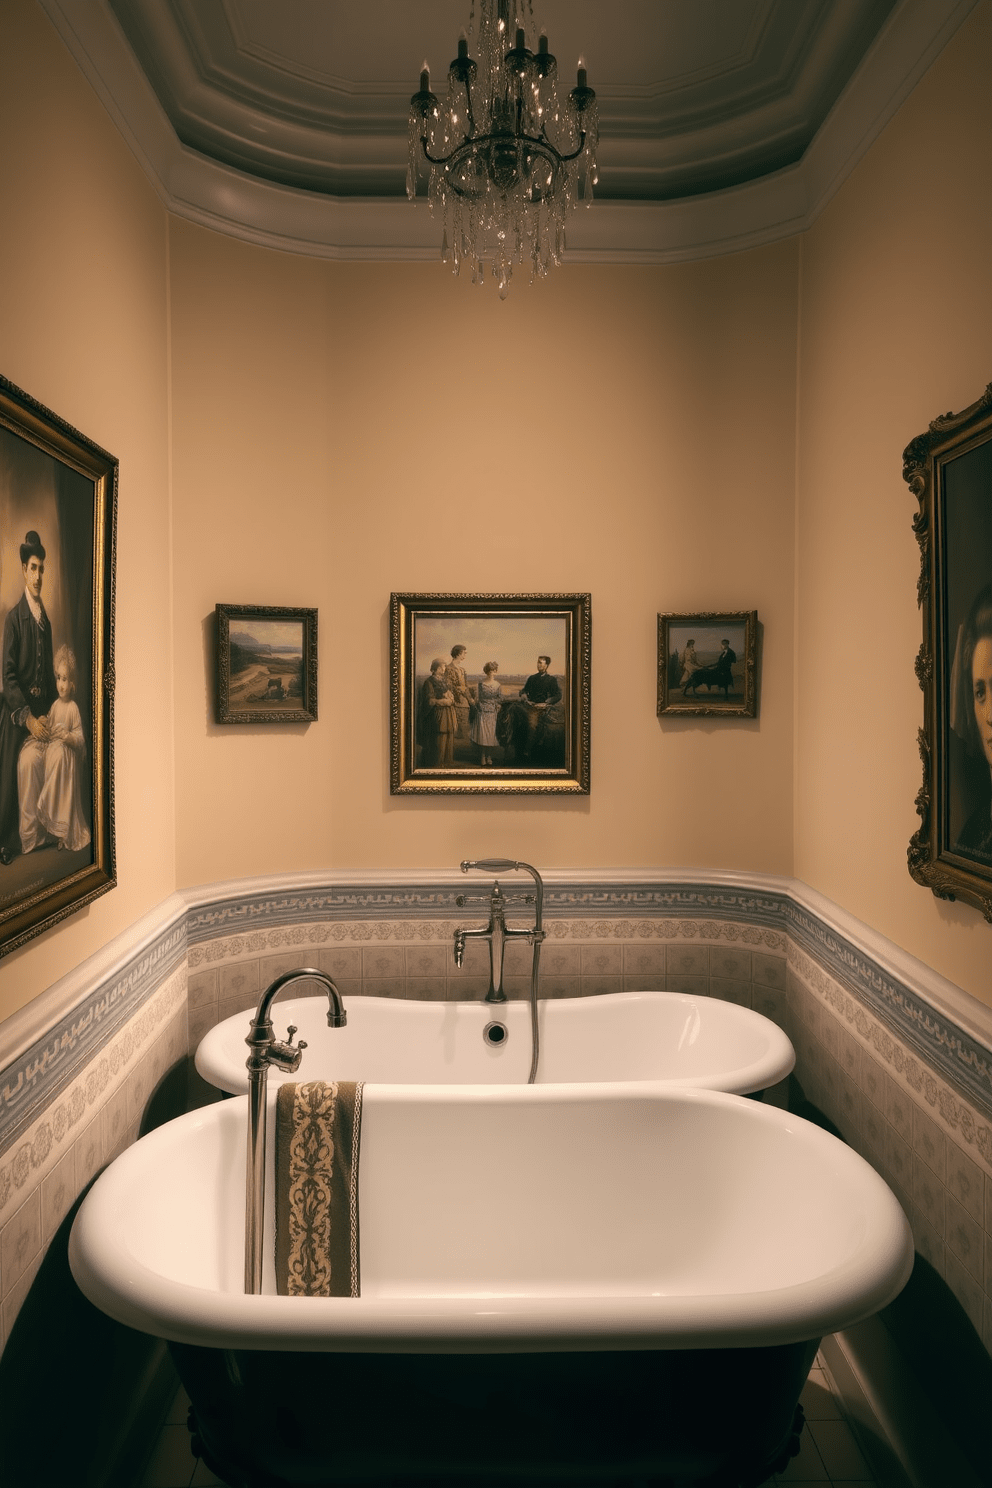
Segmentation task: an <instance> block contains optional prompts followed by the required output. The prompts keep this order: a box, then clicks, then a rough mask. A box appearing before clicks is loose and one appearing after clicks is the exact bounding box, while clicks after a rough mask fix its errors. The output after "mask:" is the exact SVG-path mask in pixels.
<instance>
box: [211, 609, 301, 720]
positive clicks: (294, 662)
mask: <svg viewBox="0 0 992 1488" xmlns="http://www.w3.org/2000/svg"><path fill="white" fill-rule="evenodd" d="M216 615H217V722H218V723H314V722H316V718H317V611H316V610H302V609H285V608H281V607H280V606H277V605H232V604H219V605H218V606H217V609H216Z"/></svg>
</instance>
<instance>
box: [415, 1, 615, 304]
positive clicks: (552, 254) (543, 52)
mask: <svg viewBox="0 0 992 1488" xmlns="http://www.w3.org/2000/svg"><path fill="white" fill-rule="evenodd" d="M524 3H526V8H527V12H528V19H529V20H530V22H531V25H533V9H532V3H533V0H514V4H515V5H516V6H517V7H518V9H517V11H516V13H515V14H514V16H513V45H512V46H511V45H510V35H511V33H510V24H511V9H510V0H478V4H479V32H478V52H479V55H478V59H476V58H473V57H470V56H469V54H468V38H467V36H466V35H465V33H464V32H463V33H462V36H461V39H460V40H459V43H458V56H457V57H456V58H455V60H454V61H453V62H452V64H451V66H450V67H449V69H448V95H447V98H446V99H445V100H444V101H443V102H441V101H440V100H439V99H438V98H437V97H436V96H435V94H433V93H432V92H431V79H430V73H429V71H428V69H427V64H426V62H425V63H424V68H423V71H422V72H421V74H420V91H419V92H417V93H415V94H414V95H413V97H412V98H411V99H410V161H409V166H408V168H407V176H406V193H407V196H408V197H409V198H410V200H411V201H413V200H414V199H415V197H416V193H417V178H418V174H419V170H420V164H421V161H422V160H423V161H424V162H426V164H427V167H428V170H429V184H428V200H429V202H430V207H431V211H432V212H437V213H438V214H439V215H441V216H443V218H444V237H443V239H442V243H441V258H442V261H443V262H444V263H451V264H453V266H454V272H455V273H456V274H458V273H460V272H461V267H462V264H463V263H465V262H468V263H469V264H470V265H471V269H472V282H473V283H478V284H481V283H483V281H484V277H485V265H486V263H487V262H488V263H490V264H491V265H492V274H493V277H494V278H495V279H496V280H497V282H498V284H499V293H500V298H501V299H505V298H506V293H507V290H508V289H509V287H510V275H511V274H512V273H513V265H514V264H528V265H529V267H530V277H531V279H532V280H533V277H534V275H535V274H537V275H539V276H541V277H543V276H544V275H545V274H547V272H548V270H549V269H550V268H551V267H552V265H554V266H556V267H557V265H558V264H560V263H561V256H562V252H563V250H564V247H565V217H566V215H567V213H568V212H569V211H571V210H572V209H573V208H574V207H575V206H576V205H577V203H578V202H579V201H580V200H583V201H585V202H588V201H590V200H591V198H592V190H593V186H594V185H595V183H596V180H597V173H596V145H597V143H598V140H599V115H598V110H597V107H596V95H595V93H594V92H593V90H592V89H591V88H588V87H587V86H586V70H585V68H584V67H583V66H582V65H581V61H580V64H579V70H578V81H577V84H576V86H575V87H574V88H573V89H572V90H571V92H570V93H568V94H566V96H565V97H564V99H563V98H561V97H560V96H559V92H558V63H557V61H556V60H555V58H554V57H553V56H552V55H551V53H550V52H549V51H548V38H547V37H546V36H544V35H542V36H541V37H540V40H539V41H538V46H537V51H536V52H532V51H529V50H528V48H527V37H526V26H525V25H524V24H523V23H522V20H523V18H522V15H521V13H520V9H519V7H520V6H522V5H523V4H524ZM474 10H475V4H474V0H473V15H474ZM469 24H470V28H471V24H472V23H471V20H470V23H469Z"/></svg>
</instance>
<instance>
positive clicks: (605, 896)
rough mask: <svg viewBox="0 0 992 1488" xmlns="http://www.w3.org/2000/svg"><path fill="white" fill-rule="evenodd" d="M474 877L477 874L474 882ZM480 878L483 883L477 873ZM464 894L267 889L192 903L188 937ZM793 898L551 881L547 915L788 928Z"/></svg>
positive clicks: (445, 908)
mask: <svg viewBox="0 0 992 1488" xmlns="http://www.w3.org/2000/svg"><path fill="white" fill-rule="evenodd" d="M473 882H474V880H473ZM479 882H484V880H482V879H480V880H479ZM462 892H464V886H462V887H461V888H459V887H455V886H450V887H443V888H432V887H431V886H430V885H409V884H402V885H376V886H375V887H374V888H366V889H362V888H349V887H328V888H323V889H314V890H312V891H308V892H307V893H305V894H301V893H298V892H289V891H287V892H286V893H268V894H261V895H257V896H251V895H246V896H244V897H239V898H230V899H224V900H219V901H217V902H216V903H213V904H208V905H201V906H199V907H198V908H196V909H191V910H190V911H189V914H188V916H187V936H188V939H189V943H190V945H191V946H195V945H198V944H200V943H201V942H204V941H211V940H215V939H217V938H218V937H225V936H231V935H235V934H239V933H240V934H250V933H251V931H252V930H253V929H255V928H260V929H261V930H262V931H263V933H270V932H271V930H273V929H280V928H295V927H298V926H300V925H312V924H318V923H324V922H334V921H335V920H352V921H354V920H385V921H389V920H394V919H400V920H402V919H404V918H409V917H410V916H415V917H416V918H417V919H418V920H423V919H428V920H429V919H432V918H444V919H450V918H452V917H453V916H454V915H456V914H458V913H459V911H458V909H457V907H456V905H455V898H456V896H457V895H458V894H459V893H462ZM787 903H788V900H787V899H786V897H785V896H784V895H782V894H772V893H767V894H762V893H749V892H744V891H740V890H736V889H723V888H714V887H707V886H706V885H698V884H638V883H636V882H635V883H629V884H623V885H617V886H603V887H597V886H595V885H588V884H568V883H564V884H554V885H546V886H545V893H544V908H545V913H546V915H547V916H548V918H549V919H550V918H553V917H554V916H556V915H557V916H561V917H564V918H572V917H579V916H585V917H588V916H590V915H608V916H609V917H610V918H611V919H612V918H616V917H618V916H623V915H637V916H638V917H641V916H652V917H654V916H665V917H672V916H684V917H687V918H691V919H697V920H698V919H700V918H706V919H711V918H712V919H733V920H747V921H748V922H749V923H750V924H752V925H755V926H768V927H772V928H778V929H779V930H781V929H783V928H784V922H785V909H786V905H787Z"/></svg>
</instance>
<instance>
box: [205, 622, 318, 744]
mask: <svg viewBox="0 0 992 1488" xmlns="http://www.w3.org/2000/svg"><path fill="white" fill-rule="evenodd" d="M214 614H215V617H216V625H217V722H218V723H316V721H317V611H316V610H312V609H296V608H287V607H286V606H285V605H235V604H219V605H217V606H216V607H215V610H214ZM252 620H260V621H262V622H263V623H264V622H268V621H272V620H276V621H279V620H289V621H293V622H295V623H296V624H298V625H299V627H300V637H301V641H302V647H303V655H302V658H301V677H300V682H301V687H302V693H301V696H300V699H299V702H298V703H295V704H294V703H291V702H289V701H288V700H287V701H286V702H280V703H279V704H277V705H274V706H271V707H266V708H262V707H256V708H249V707H244V706H242V705H240V704H239V703H238V702H237V701H232V696H231V622H232V621H233V622H234V624H235V626H237V624H238V623H239V622H241V623H244V622H246V621H247V622H251V621H252Z"/></svg>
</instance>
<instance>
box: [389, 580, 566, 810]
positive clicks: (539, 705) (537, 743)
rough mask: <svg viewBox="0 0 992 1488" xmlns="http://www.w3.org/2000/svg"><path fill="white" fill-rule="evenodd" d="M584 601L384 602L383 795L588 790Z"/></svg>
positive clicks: (507, 597) (401, 597)
mask: <svg viewBox="0 0 992 1488" xmlns="http://www.w3.org/2000/svg"><path fill="white" fill-rule="evenodd" d="M590 631H591V604H590V598H589V595H588V594H394V595H392V597H391V600H390V703H391V750H390V790H391V792H392V794H393V795H411V794H415V793H432V794H437V793H448V794H452V793H466V792H474V793H486V794H494V793H512V792H516V793H521V792H525V793H529V794H534V793H543V794H554V795H588V793H589V682H590V660H591V637H590Z"/></svg>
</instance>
